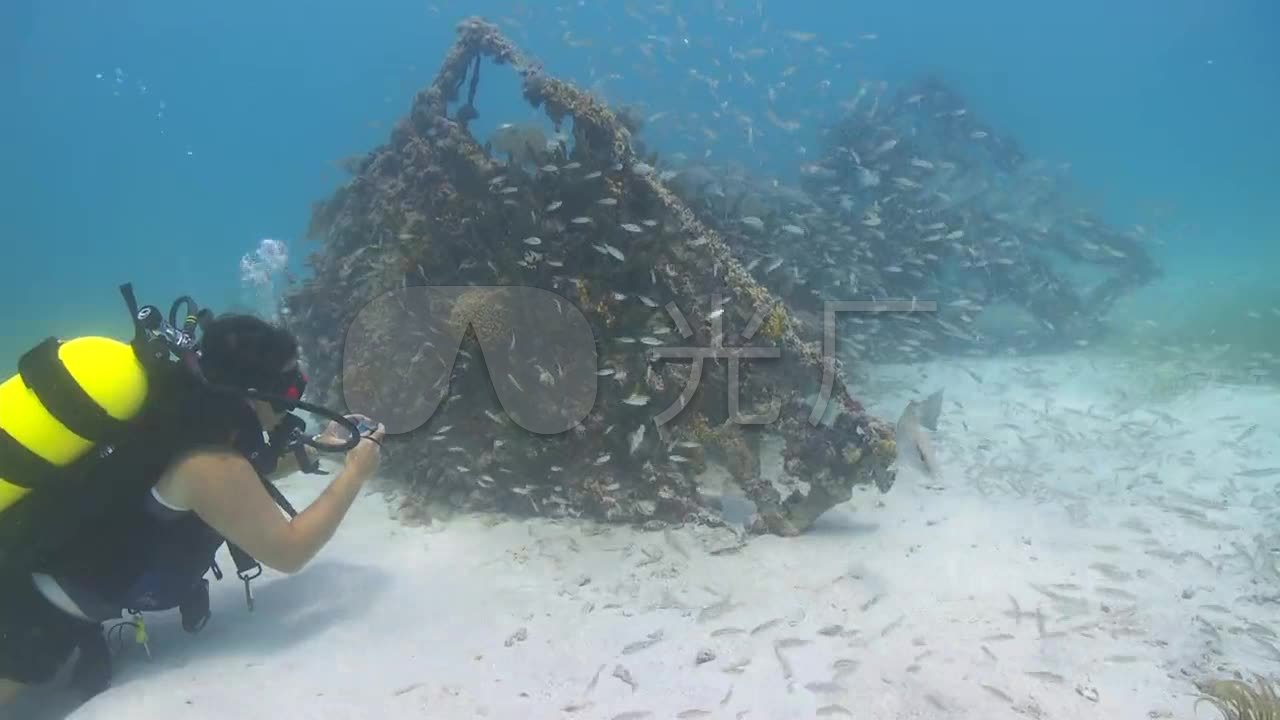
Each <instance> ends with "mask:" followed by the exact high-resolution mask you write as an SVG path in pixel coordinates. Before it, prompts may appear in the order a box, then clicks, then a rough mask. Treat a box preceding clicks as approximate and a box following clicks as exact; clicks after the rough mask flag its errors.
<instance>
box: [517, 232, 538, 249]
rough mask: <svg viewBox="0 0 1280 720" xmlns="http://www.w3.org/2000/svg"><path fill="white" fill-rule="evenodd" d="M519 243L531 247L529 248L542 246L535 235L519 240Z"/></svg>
mask: <svg viewBox="0 0 1280 720" xmlns="http://www.w3.org/2000/svg"><path fill="white" fill-rule="evenodd" d="M520 242H522V243H524V244H525V245H531V246H534V247H537V246H538V245H541V244H542V238H540V237H538V236H537V235H532V236H530V237H527V238H525V239H524V240H521V241H520Z"/></svg>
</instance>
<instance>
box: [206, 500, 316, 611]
mask: <svg viewBox="0 0 1280 720" xmlns="http://www.w3.org/2000/svg"><path fill="white" fill-rule="evenodd" d="M262 486H263V487H264V488H266V490H267V494H268V495H270V496H271V499H272V500H274V501H275V502H276V505H279V506H280V509H281V510H284V511H285V512H286V513H288V514H289V517H291V518H292V517H296V516H297V514H298V510H297V508H295V507H294V506H293V503H291V502H289V498H287V497H285V496H284V493H282V492H280V488H278V487H276V486H275V485H274V484H272V483H271V481H269V480H267V479H266V478H262ZM227 550H228V551H229V552H230V553H231V560H232V562H234V563H235V564H236V577H238V578H240V580H241V581H242V582H243V583H244V603H245V605H247V606H248V607H249V612H253V587H252V582H253V581H254V580H256V579H258V577H259V576H260V575H262V563H260V562H258V561H257V560H255V559H254V558H253V556H252V555H250V554H249V553H247V552H245V551H244V550H243V549H242V548H241V547H240V546H239V545H234V544H232V543H230V542H228V543H227ZM213 567H214V572H215V575H216V576H217V577H218V578H219V579H221V576H222V573H221V571H220V570H218V569H217V567H218V566H217V564H216V563H215V564H214V566H213Z"/></svg>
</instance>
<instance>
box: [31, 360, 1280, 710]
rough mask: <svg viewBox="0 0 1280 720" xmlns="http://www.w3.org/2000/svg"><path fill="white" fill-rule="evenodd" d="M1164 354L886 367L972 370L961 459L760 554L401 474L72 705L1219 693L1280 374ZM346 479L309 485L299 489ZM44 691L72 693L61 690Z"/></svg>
mask: <svg viewBox="0 0 1280 720" xmlns="http://www.w3.org/2000/svg"><path fill="white" fill-rule="evenodd" d="M1155 372H1165V373H1167V372H1169V369H1168V368H1154V367H1149V366H1146V367H1144V366H1136V365H1135V366H1124V365H1121V364H1117V363H1116V362H1115V361H1114V360H1107V359H1103V358H1100V357H1094V358H1090V357H1086V356H1073V357H1058V358H1037V359H1025V358H1015V359H1009V360H999V361H992V360H985V361H973V362H946V363H938V364H934V365H926V366H911V367H902V366H899V367H881V368H877V369H876V370H875V372H874V377H875V382H874V383H873V384H871V385H869V386H865V387H863V388H861V389H860V391H861V392H862V393H863V399H865V400H866V402H867V405H868V408H869V409H870V410H871V411H873V412H874V413H876V414H878V415H881V416H882V417H889V418H896V417H897V415H898V413H899V412H901V410H902V407H903V405H904V404H905V403H906V401H907V400H909V399H912V398H920V397H923V395H924V394H926V393H928V392H930V391H932V390H934V389H936V388H939V387H945V388H946V397H947V399H946V403H945V405H944V409H943V413H942V418H941V421H940V423H939V429H938V432H937V433H936V434H935V437H934V443H935V445H936V449H937V454H938V459H939V462H940V465H941V472H940V474H939V475H938V477H934V478H929V477H925V476H923V475H921V474H920V473H918V472H916V471H914V470H911V469H904V470H903V471H902V472H901V473H900V476H899V480H898V483H897V485H896V486H895V487H894V488H893V490H892V491H891V492H890V493H888V494H887V495H879V494H876V493H875V492H874V491H873V492H867V493H858V494H855V497H854V499H853V500H852V501H851V502H850V503H848V504H846V505H845V506H842V507H840V508H838V509H836V510H834V511H832V512H830V513H828V514H827V515H826V516H824V518H823V519H822V520H821V521H820V523H819V525H818V526H817V527H816V528H815V529H814V530H813V531H812V532H810V533H809V534H807V535H805V536H803V537H799V538H794V539H781V538H774V537H764V538H758V539H755V540H754V541H752V542H751V543H750V544H749V545H748V546H747V547H746V548H745V549H743V550H741V551H739V552H737V553H732V554H717V555H713V554H711V551H712V550H715V549H718V548H723V547H726V546H729V545H731V542H730V541H729V540H728V538H726V536H725V534H724V533H723V532H722V531H711V530H703V529H695V528H683V529H678V530H672V531H668V532H640V531H636V530H631V529H627V528H617V527H613V528H603V527H599V526H596V525H593V524H585V523H580V522H570V521H563V522H561V521H549V520H535V521H517V520H511V519H501V518H484V517H462V518H457V519H453V520H449V521H437V522H435V523H434V524H432V525H430V526H428V527H407V526H404V525H402V524H401V523H400V522H399V521H397V520H395V519H393V518H392V513H391V512H390V511H389V509H388V501H387V498H386V497H385V496H384V495H382V494H379V493H373V492H371V493H368V494H367V495H365V496H364V497H363V498H362V499H361V500H360V501H359V502H358V503H357V505H356V506H355V507H354V508H353V509H352V511H351V514H350V516H349V517H348V519H347V521H346V522H345V523H344V525H343V526H342V528H341V529H340V531H339V533H338V535H337V536H336V537H335V538H334V540H333V541H332V542H331V543H330V545H329V546H328V547H326V548H325V549H324V550H323V551H322V553H321V555H320V556H319V557H318V558H317V559H316V560H315V561H314V562H313V563H312V564H311V565H310V566H309V567H308V568H306V569H305V570H304V571H303V572H301V573H299V574H297V575H295V576H292V577H283V576H280V575H277V574H274V573H270V572H268V573H267V576H266V577H264V578H263V579H261V580H259V581H258V582H257V583H256V585H255V588H256V596H257V609H256V611H254V612H253V613H249V612H248V611H247V610H246V608H245V603H244V599H243V592H242V588H241V585H240V583H239V582H238V581H236V580H235V579H234V577H232V578H229V579H227V580H223V581H222V582H217V583H214V586H213V608H214V617H213V619H212V620H211V622H210V623H209V625H208V627H207V628H206V629H205V630H204V632H202V633H201V634H200V635H197V636H189V635H187V634H185V633H184V632H183V631H182V630H181V627H180V626H179V624H178V622H177V617H176V614H173V615H156V616H151V619H150V621H149V629H150V637H151V644H150V646H151V651H152V654H153V658H154V659H153V660H151V661H148V660H147V659H146V657H145V655H144V654H143V653H142V650H141V649H140V648H138V647H135V646H130V647H129V648H127V649H126V650H125V651H124V652H123V653H122V654H121V655H120V656H119V657H118V658H117V678H116V683H115V685H114V687H113V688H112V689H111V690H109V691H107V692H106V693H104V694H102V695H101V696H99V697H98V698H96V699H94V700H93V701H92V702H90V703H89V704H87V705H85V706H83V707H81V708H79V709H78V710H76V711H74V712H73V713H72V714H71V715H70V717H73V718H76V719H77V720H90V719H97V718H109V719H111V720H120V719H124V718H128V719H129V720H141V719H143V718H174V717H180V718H219V719H221V718H233V717H242V718H277V717H279V718H317V719H323V720H338V719H339V718H361V719H364V718H383V719H386V720H393V719H396V718H521V719H524V718H534V719H541V718H591V719H595V718H603V719H606V720H610V719H612V720H640V719H641V718H654V719H655V720H658V719H667V718H698V717H707V718H753V719H755V718H777V719H779V720H784V719H791V718H814V717H831V718H841V717H851V718H858V719H860V720H861V719H866V720H873V719H885V720H888V719H896V718H982V719H984V720H985V719H989V718H1018V717H1029V718H1108V719H1109V718H1116V719H1118V720H1119V719H1125V720H1129V719H1138V718H1195V717H1201V718H1213V717H1217V713H1216V712H1215V711H1214V710H1213V709H1212V708H1211V707H1209V706H1208V705H1201V706H1200V707H1199V709H1198V711H1197V709H1196V708H1195V707H1194V706H1195V699H1196V695H1197V694H1196V691H1195V686H1194V685H1193V683H1192V680H1193V679H1194V678H1200V677H1205V676H1209V675H1212V676H1221V675H1223V674H1225V673H1230V672H1231V671H1236V670H1238V671H1241V672H1244V673H1251V672H1259V673H1264V674H1275V673H1276V672H1278V671H1280V638H1277V636H1276V633H1275V630H1274V629H1273V628H1277V629H1280V623H1278V621H1277V609H1278V608H1280V575H1277V573H1276V570H1275V563H1276V560H1277V557H1276V555H1275V554H1274V552H1273V548H1278V547H1280V541H1278V540H1277V537H1280V535H1277V533H1280V527H1278V526H1277V522H1276V520H1277V518H1278V516H1280V494H1277V485H1278V480H1280V471H1277V474H1276V475H1275V476H1271V475H1269V474H1268V473H1267V472H1266V470H1265V469H1266V468H1273V467H1280V442H1278V438H1277V436H1278V435H1280V393H1277V392H1276V391H1275V390H1274V389H1271V388H1267V387H1263V386H1247V387H1242V386H1230V385H1217V384H1214V383H1211V382H1210V383H1201V384H1199V385H1198V386H1196V387H1191V388H1189V389H1187V390H1185V391H1184V392H1182V393H1181V394H1174V395H1173V396H1172V397H1170V396H1168V395H1167V394H1166V396H1163V397H1162V398H1156V397H1149V396H1148V395H1147V394H1146V393H1144V391H1143V390H1142V388H1144V387H1150V386H1151V384H1152V383H1151V376H1152V373H1155ZM1164 387H1165V388H1166V390H1167V383H1166V384H1165V385H1164ZM774 464H775V467H776V462H775V463H774ZM1250 471H1252V472H1250ZM322 486H323V482H322V481H318V480H316V479H314V478H307V477H296V478H292V479H290V480H289V481H287V482H286V483H285V484H284V487H285V489H286V492H288V493H289V494H290V496H291V497H293V498H294V499H295V501H296V502H298V503H299V504H301V503H303V502H306V501H307V500H309V499H310V498H311V497H312V496H314V494H315V493H317V492H318V491H319V490H320V489H321V487H322ZM726 503H727V505H728V506H729V507H731V508H732V507H733V505H734V501H733V498H731V497H730V498H726ZM223 566H224V567H227V568H230V567H232V565H231V563H230V561H229V559H226V558H224V561H223ZM16 711H17V713H18V714H17V715H15V716H16V717H30V718H40V719H41V720H43V719H45V718H61V717H64V716H66V713H67V712H68V708H67V705H66V698H65V697H64V696H62V695H61V694H60V692H59V691H56V690H42V691H39V692H36V693H34V694H33V695H32V696H30V697H27V698H24V700H23V703H22V705H20V706H19V707H18V708H16Z"/></svg>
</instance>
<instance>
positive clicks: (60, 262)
mask: <svg viewBox="0 0 1280 720" xmlns="http://www.w3.org/2000/svg"><path fill="white" fill-rule="evenodd" d="M628 7H634V8H635V10H634V11H633V14H628V12H627V9H628ZM664 7H665V8H666V9H665V10H664V9H663V8H659V9H656V10H655V9H653V8H652V7H651V5H650V4H648V3H640V2H636V3H632V4H630V5H629V4H627V3H622V2H561V3H552V2H547V3H542V2H492V1H487V0H486V1H483V2H461V1H454V2H434V3H424V2H405V1H400V0H395V1H382V2H370V3H338V2H332V1H329V0H326V1H322V2H316V3H309V4H306V5H303V4H300V3H285V2H279V1H278V0H276V1H273V0H267V1H265V2H253V3H249V2H221V3H190V2H176V3H175V2H171V1H161V0H133V1H123V2H96V1H90V0H83V1H80V2H63V3H41V2H36V0H8V2H6V3H4V4H3V5H2V6H0V53H3V54H2V55H0V97H3V98H4V107H5V111H4V112H0V143H3V144H2V145H0V157H2V158H3V163H0V242H2V243H3V248H4V251H5V253H4V262H3V264H2V265H0V273H2V275H0V303H3V307H5V308H6V309H7V311H8V312H7V313H6V320H5V333H4V335H3V336H2V338H3V339H2V340H0V357H3V358H4V359H5V360H6V361H8V360H9V359H10V358H11V357H13V356H14V355H15V354H16V353H17V352H20V351H21V350H22V349H23V348H24V347H25V346H26V345H28V344H29V343H31V342H33V341H35V340H37V339H39V338H40V337H43V336H44V335H47V334H60V335H72V334H79V333H86V332H104V333H112V334H123V333H124V332H125V330H126V328H127V325H126V322H125V318H124V316H123V311H122V309H121V307H122V306H121V305H120V302H119V300H118V296H117V295H116V290H115V288H116V286H117V285H118V284H119V283H121V282H123V281H126V280H132V281H134V282H135V283H136V284H137V286H138V289H139V291H140V292H141V294H142V295H143V299H144V300H145V301H151V302H157V303H167V299H168V298H170V297H172V296H175V295H177V294H179V293H192V294H194V295H196V296H197V297H198V298H200V299H202V301H203V302H205V303H206V304H211V305H214V306H216V307H228V306H231V305H233V304H236V303H245V302H248V300H246V296H245V293H244V292H243V291H242V288H241V284H240V278H239V269H238V264H239V259H240V257H241V256H242V255H243V254H245V253H246V252H251V251H252V250H253V249H254V247H255V246H256V245H257V243H258V241H259V240H260V239H261V238H264V237H273V238H279V239H283V240H285V241H287V242H288V243H289V246H290V248H291V252H292V257H293V264H294V265H295V268H299V269H300V268H301V259H302V258H303V257H304V256H305V255H306V254H307V253H308V252H311V251H312V250H313V249H314V246H311V245H309V244H307V243H306V242H304V241H303V239H302V235H303V234H304V231H305V227H306V222H307V217H308V213H309V207H310V204H311V203H312V202H313V201H316V200H319V199H322V198H324V197H326V196H327V195H328V194H329V193H330V192H331V191H332V189H333V188H334V187H335V186H336V185H337V184H338V183H340V182H341V181H342V179H343V177H344V175H343V173H342V172H341V171H340V170H339V169H338V168H337V166H336V164H335V162H336V161H338V160H340V159H341V158H343V157H346V156H349V155H352V154H356V153H361V152H364V151H366V150H368V149H369V148H371V147H373V146H374V145H376V144H377V143H379V142H381V141H382V140H383V139H384V138H385V137H386V135H387V133H388V131H389V129H390V127H391V126H392V124H394V122H395V121H396V119H397V118H398V117H400V116H401V115H402V114H403V113H404V112H405V110H406V109H407V107H408V105H409V102H410V100H411V98H412V95H413V93H414V92H416V90H417V89H418V88H420V87H422V86H424V85H425V84H426V83H427V82H429V80H430V78H431V77H432V75H433V73H434V72H435V70H436V68H437V67H438V65H439V62H440V59H441V57H442V55H443V53H444V52H445V50H446V48H447V47H448V44H449V43H450V42H451V40H452V38H453V28H454V26H455V25H456V23H457V21H458V20H460V19H462V18H463V17H465V16H468V15H472V14H481V15H485V16H486V17H489V18H490V19H493V20H496V21H499V22H501V24H502V25H503V27H504V29H505V30H506V31H507V32H509V33H510V34H511V35H512V36H513V37H514V38H516V39H517V40H518V42H520V43H521V45H522V46H523V47H524V48H525V49H526V50H527V51H528V52H530V53H531V54H533V55H536V56H538V57H540V58H542V59H543V60H544V61H545V62H546V65H547V67H548V69H549V70H550V71H551V72H553V73H555V74H559V75H562V76H565V77H568V78H571V79H574V80H576V81H578V82H580V83H581V84H583V85H584V86H595V87H597V89H598V91H599V92H600V93H601V94H603V95H604V96H605V97H606V98H608V99H609V100H610V101H613V102H638V103H642V104H643V105H644V107H645V113H646V114H650V115H651V114H654V113H658V112H662V111H667V112H669V113H670V114H671V117H678V118H687V117H688V116H689V114H690V113H694V112H696V113H698V114H699V115H698V120H697V121H691V120H687V121H685V124H686V126H688V127H691V128H697V127H707V128H711V129H713V130H714V131H715V134H716V139H715V140H714V141H712V140H709V139H708V138H709V136H707V135H705V134H701V133H696V134H694V135H693V136H689V135H688V134H686V133H681V132H677V131H676V130H675V129H674V125H673V124H671V123H670V122H669V121H668V120H666V119H664V120H658V121H655V122H654V123H653V125H652V128H651V133H650V134H651V135H652V137H653V141H654V143H655V145H656V146H657V147H658V148H659V149H662V150H667V151H675V150H683V151H685V152H687V153H690V154H691V155H692V154H696V155H699V156H700V155H701V154H702V153H703V152H704V151H705V150H706V149H708V148H710V149H711V150H712V158H713V159H718V160H720V161H737V162H741V163H742V164H744V165H746V166H747V167H749V168H752V169H754V170H757V171H759V172H763V173H774V174H777V175H779V176H781V177H783V178H784V179H786V178H789V177H792V176H794V173H795V169H796V168H797V167H798V165H799V164H800V163H802V162H805V161H806V158H812V157H814V154H815V153H816V152H817V140H816V137H815V131H816V128H817V126H818V124H819V123H820V122H822V121H823V119H824V118H830V117H834V115H835V114H836V113H837V112H838V106H837V102H838V101H839V100H842V99H848V98H849V97H851V96H852V94H853V93H854V92H855V91H856V90H857V87H858V84H859V82H860V81H864V80H866V81H880V80H885V81H888V82H889V83H890V91H892V89H893V87H894V86H895V84H896V83H898V82H901V81H905V80H909V79H912V78H914V77H917V76H918V75H919V74H920V73H922V72H937V73H939V74H941V75H942V76H943V77H944V78H945V79H946V80H947V81H948V82H950V83H951V84H953V85H954V86H955V87H956V88H957V89H958V90H959V91H960V92H961V93H962V94H963V95H965V96H966V97H968V98H969V99H970V101H971V104H972V106H973V107H974V108H975V111H976V112H978V113H980V114H981V115H982V116H983V117H984V118H985V119H987V120H988V121H989V122H991V123H992V124H993V125H995V126H997V127H1000V128H1003V129H1005V130H1006V131H1007V132H1009V133H1010V134H1012V135H1013V136H1015V137H1017V138H1019V139H1020V140H1021V142H1022V143H1023V145H1024V146H1025V148H1026V150H1027V151H1028V154H1029V155H1031V156H1034V157H1040V158H1044V159H1046V160H1047V161H1049V162H1051V163H1053V164H1058V163H1066V162H1069V163H1070V164H1071V172H1072V174H1073V176H1074V177H1075V178H1076V179H1077V181H1078V184H1079V187H1080V189H1081V196H1082V200H1083V202H1087V203H1089V204H1093V205H1096V206H1098V207H1101V208H1104V209H1105V211H1106V213H1107V217H1108V218H1109V219H1111V220H1113V221H1114V222H1116V223H1117V224H1122V225H1123V224H1128V223H1135V222H1140V223H1144V224H1146V225H1148V226H1150V227H1153V228H1156V229H1158V230H1159V231H1160V234H1159V237H1160V239H1161V240H1162V241H1163V242H1164V245H1163V247H1162V248H1161V250H1160V252H1161V253H1162V256H1163V258H1162V259H1163V261H1164V262H1165V264H1166V266H1167V267H1168V268H1169V271H1170V274H1171V276H1173V280H1175V281H1176V283H1175V284H1177V283H1181V284H1179V285H1177V286H1178V287H1185V286H1186V285H1187V284H1188V283H1190V284H1192V285H1195V284H1196V283H1197V282H1199V280H1200V279H1204V281H1205V282H1209V281H1212V282H1215V283H1217V284H1218V285H1223V284H1225V285H1227V286H1230V284H1231V283H1232V282H1236V281H1237V280H1238V279H1239V278H1240V277H1241V276H1242V275H1243V274H1244V273H1250V274H1251V275H1250V277H1252V278H1253V280H1252V281H1251V282H1255V283H1256V282H1263V283H1265V284H1271V283H1272V280H1271V278H1272V277H1273V275H1271V274H1268V271H1267V268H1269V267H1272V266H1274V261H1275V260H1276V259H1277V257H1278V255H1280V253H1278V252H1277V250H1276V239H1277V238H1280V207H1278V204H1277V203H1276V202H1275V197H1276V194H1277V190H1278V189H1280V177H1277V170H1276V168H1277V167H1280V135H1277V133H1276V132H1275V129H1274V128H1275V122H1276V118H1277V117H1280V82H1278V81H1277V78H1280V72H1277V71H1278V70H1280V48H1278V46H1277V44H1276V43H1275V38H1276V32H1277V31H1280V6H1277V5H1276V4H1275V3H1272V2H1267V1H1266V0H1256V1H1240V2H1208V1H1205V0H1199V1H1195V0H1163V1H1159V2H1157V1H1155V0H1134V1H1133V2H1126V3H1115V2H1103V1H1101V0H1085V1H1083V2H1071V3H1053V4H1049V3H1027V2H1006V1H999V2H997V1H994V0H992V1H987V2H981V1H974V2H964V3H956V2H940V1H939V2H925V1H923V0H921V1H918V2H902V1H893V2H889V1H887V0H886V1H884V2H856V3H847V4H837V3H831V2H817V1H816V0H808V1H801V2H788V3H782V2H777V1H776V0H761V1H760V2H757V0H715V1H713V2H692V1H689V2H671V3H669V4H668V5H666V6H664ZM633 15H634V16H633ZM788 31H799V32H811V33H816V35H817V37H816V38H815V39H813V40H811V41H807V42H803V41H799V40H796V39H794V38H792V37H788V36H787V35H786V34H785V33H787V32H788ZM867 33H874V34H875V35H876V36H877V37H876V39H874V40H872V39H865V38H864V37H863V36H864V35H865V34H867ZM583 41H585V42H589V43H591V44H590V45H589V46H588V45H584V44H582V43H583ZM847 44H848V45H851V47H847V46H846V45H847ZM642 45H649V46H650V54H649V55H646V54H645V52H644V51H643V50H642V48H641V46H642ZM818 46H821V47H822V48H823V50H824V51H825V52H824V51H819V50H818ZM731 48H732V50H735V51H739V52H744V51H746V50H749V49H752V48H759V49H763V50H764V51H765V54H764V55H763V56H762V57H760V58H757V59H753V60H749V61H745V62H740V63H735V62H734V61H732V60H731V59H730V52H731V50H730V49H731ZM651 57H652V59H651ZM791 66H794V67H795V70H794V71H793V72H792V73H791V74H790V75H789V76H786V77H785V78H784V77H783V73H784V71H785V69H786V68H788V67H791ZM117 69H118V70H117ZM744 70H745V71H746V72H747V73H748V74H749V75H750V76H751V78H752V81H751V82H750V83H749V82H748V81H746V80H745V79H744V78H743V76H742V74H741V73H742V72H743V71H744ZM486 72H487V75H486V77H485V79H484V80H482V90H481V102H480V110H481V113H482V123H481V127H493V126H494V125H496V124H497V123H500V122H505V121H517V122H518V121H521V120H524V119H526V118H528V117H530V116H531V114H530V111H529V110H528V109H527V108H526V107H522V106H521V105H520V104H519V103H518V102H516V101H514V94H513V93H511V92H507V91H506V89H510V88H514V87H515V85H514V82H513V81H512V80H511V79H510V78H507V79H506V82H505V84H500V83H499V80H498V73H495V72H494V71H493V70H492V69H486ZM499 73H500V71H499ZM615 75H616V77H615ZM99 76H100V77H99ZM700 78H701V79H700ZM706 79H710V80H715V81H718V85H717V86H716V89H715V92H714V94H712V93H711V92H709V83H708V82H707V80H706ZM778 83H785V84H784V85H778ZM770 85H775V91H776V92H777V93H778V96H779V97H780V98H781V99H782V102H781V103H779V104H778V107H782V108H791V109H792V110H791V115H790V117H789V118H788V119H795V120H798V121H800V122H801V124H802V126H801V128H800V129H799V130H797V131H796V132H794V133H787V132H784V131H781V130H779V129H778V128H776V127H774V125H773V124H772V123H770V121H769V120H767V119H766V118H765V116H764V115H763V111H764V109H765V108H767V107H768V105H767V102H766V100H765V99H764V98H765V95H766V92H767V88H768V87H769V86H770ZM500 89H501V90H500ZM504 96H505V97H504ZM717 110H719V111H720V116H719V117H717V116H716V115H715V112H716V111H717ZM780 114H782V113H780ZM741 116H745V117H748V118H750V119H751V123H752V127H753V129H754V130H757V131H759V132H758V134H757V135H756V136H755V137H753V138H752V140H753V142H752V145H753V147H752V148H750V149H749V148H748V147H747V145H746V143H747V137H746V132H745V127H746V125H745V124H744V123H743V121H742V120H741V119H740V117H741ZM664 123H666V124H664ZM300 271H301V270H300ZM1259 278H1261V279H1260V280H1259ZM1157 295H1158V294H1157ZM1157 295H1153V297H1154V296H1157Z"/></svg>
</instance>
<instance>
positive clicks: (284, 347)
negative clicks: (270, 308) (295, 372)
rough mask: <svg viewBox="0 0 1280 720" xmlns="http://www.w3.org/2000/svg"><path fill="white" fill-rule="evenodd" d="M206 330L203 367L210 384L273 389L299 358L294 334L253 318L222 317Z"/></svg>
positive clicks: (203, 339)
mask: <svg viewBox="0 0 1280 720" xmlns="http://www.w3.org/2000/svg"><path fill="white" fill-rule="evenodd" d="M203 330H204V333H203V334H202V335H201V338H200V368H201V369H202V370H203V371H204V374H205V377H206V378H208V380H209V382H211V383H216V384H219V385H231V386H234V387H238V388H259V389H272V388H274V387H275V386H276V385H277V384H278V383H279V380H280V377H281V375H282V374H283V369H284V366H285V365H286V364H287V363H288V362H289V361H290V360H293V359H295V358H297V357H298V340H297V338H295V337H294V336H293V334H292V333H290V332H289V331H288V330H285V329H284V328H282V327H280V326H278V325H272V324H271V323H269V322H267V321H266V320H263V319H262V318H258V317H254V316H253V315H234V314H227V315H219V316H218V317H216V318H214V319H213V320H210V321H209V322H208V323H207V324H206V325H205V326H204V328H203Z"/></svg>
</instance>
